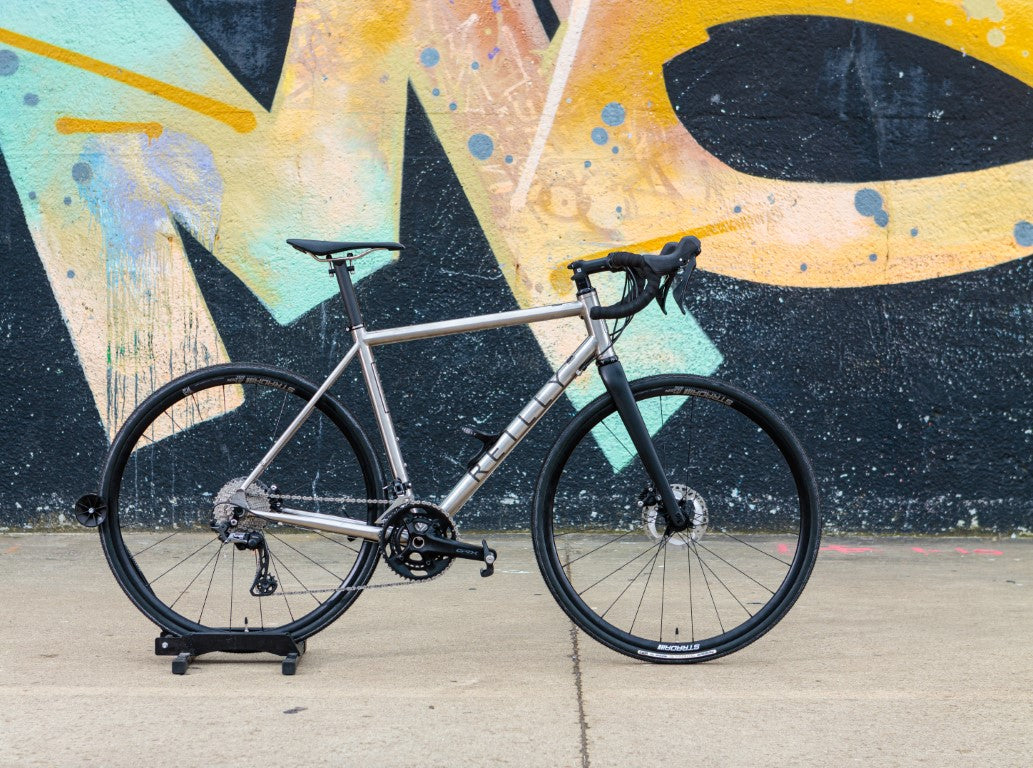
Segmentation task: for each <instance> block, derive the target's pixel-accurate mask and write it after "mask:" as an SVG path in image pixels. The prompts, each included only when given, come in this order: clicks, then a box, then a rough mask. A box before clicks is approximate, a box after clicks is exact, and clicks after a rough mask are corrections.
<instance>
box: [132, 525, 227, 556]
mask: <svg viewBox="0 0 1033 768" xmlns="http://www.w3.org/2000/svg"><path fill="white" fill-rule="evenodd" d="M180 533H182V531H173V532H172V533H170V534H169V535H168V536H165V537H163V538H160V539H158V540H157V541H156V542H154V543H153V544H148V545H147V546H146V547H144V548H143V549H141V550H140V551H139V552H134V553H133V554H132V555H130V557H132V558H133V559H134V560H135V559H136V558H138V557H139V556H140V555H142V554H143V553H144V552H146V551H147V550H148V549H153V548H154V547H156V546H158V545H159V544H161V543H162V542H163V541H168V540H169V539H171V538H172V537H173V536H178V535H179V534H180ZM209 543H211V542H209Z"/></svg>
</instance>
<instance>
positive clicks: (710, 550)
mask: <svg viewBox="0 0 1033 768" xmlns="http://www.w3.org/2000/svg"><path fill="white" fill-rule="evenodd" d="M696 546H697V547H699V548H700V549H702V550H703V551H704V552H709V553H710V554H712V555H713V556H714V557H716V558H717V559H718V560H720V561H721V562H722V563H724V564H725V565H727V566H728V567H729V568H732V569H734V570H736V571H739V573H741V574H742V575H743V576H745V577H746V578H747V579H749V580H750V581H752V582H753V583H754V584H756V585H757V586H758V587H761V588H762V589H765V590H767V591H768V592H770V593H771V594H775V590H773V589H769V588H768V587H767V586H766V585H764V584H761V583H760V582H759V581H757V580H756V579H755V578H753V577H752V576H750V574H748V573H746V571H744V570H742V569H741V568H737V567H736V566H734V565H732V564H731V563H730V562H728V561H727V560H725V559H724V558H723V557H721V555H719V554H717V552H715V551H714V550H712V549H709V548H707V547H704V546H703V545H702V544H700V543H699V542H696Z"/></svg>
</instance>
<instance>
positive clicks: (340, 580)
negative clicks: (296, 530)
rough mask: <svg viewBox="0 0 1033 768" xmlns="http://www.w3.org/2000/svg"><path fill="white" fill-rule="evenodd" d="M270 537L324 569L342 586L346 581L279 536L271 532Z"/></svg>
mask: <svg viewBox="0 0 1033 768" xmlns="http://www.w3.org/2000/svg"><path fill="white" fill-rule="evenodd" d="M269 535H270V536H272V537H273V538H274V539H276V540H277V541H278V542H280V543H281V544H283V546H285V547H287V548H288V549H290V550H293V551H294V552H297V553H298V554H299V555H301V556H302V557H303V558H305V559H306V560H308V561H309V562H310V563H312V564H313V565H316V566H318V567H319V568H322V569H323V570H324V571H326V572H327V573H329V574H330V575H331V576H333V577H334V578H335V579H337V581H338V582H340V583H342V584H343V583H344V579H343V578H342V577H340V576H338V575H337V574H336V573H334V572H333V571H331V570H330V569H329V568H327V567H326V566H325V565H323V564H322V563H318V562H316V561H315V560H313V559H312V558H311V557H309V556H308V555H306V554H305V553H304V552H302V551H301V550H300V549H298V548H297V547H294V546H291V545H290V544H288V543H287V542H286V541H284V540H283V539H282V538H281V537H279V536H277V535H276V534H275V533H273V532H272V531H270V532H269ZM291 575H292V576H293V574H291Z"/></svg>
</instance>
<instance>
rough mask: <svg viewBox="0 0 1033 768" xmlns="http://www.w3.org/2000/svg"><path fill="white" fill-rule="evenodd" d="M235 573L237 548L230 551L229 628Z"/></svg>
mask: <svg viewBox="0 0 1033 768" xmlns="http://www.w3.org/2000/svg"><path fill="white" fill-rule="evenodd" d="M236 573H237V548H236V547H234V548H233V549H231V550H230V626H231V627H232V626H233V578H234V576H236Z"/></svg>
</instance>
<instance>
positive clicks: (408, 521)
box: [380, 502, 498, 580]
mask: <svg viewBox="0 0 1033 768" xmlns="http://www.w3.org/2000/svg"><path fill="white" fill-rule="evenodd" d="M380 541H381V547H382V551H383V554H384V560H385V561H387V564H388V565H389V566H390V567H391V569H392V570H393V571H395V573H397V574H399V575H400V576H404V577H405V578H407V579H412V580H422V579H430V578H433V577H434V576H437V575H438V574H440V573H441V572H443V571H444V570H445V569H446V568H448V566H449V565H451V564H452V560H454V559H455V558H460V559H463V560H479V561H480V562H482V563H484V568H482V569H481V576H491V575H492V574H493V573H494V572H495V558H496V557H497V556H498V553H497V552H495V550H493V549H490V548H489V547H488V542H487V541H481V543H480V545H479V546H478V545H477V544H470V543H468V542H465V541H459V540H457V539H456V529H455V525H453V524H452V521H451V520H450V519H449V517H448V515H446V514H445V513H444V512H443V511H442V510H441V509H439V508H438V507H435V506H434V505H432V504H427V503H425V502H416V503H412V504H404V505H402V506H401V507H399V508H398V509H396V510H395V511H394V512H393V513H392V514H391V516H390V517H389V518H388V519H387V520H386V521H385V522H384V529H383V532H382V533H381V536H380Z"/></svg>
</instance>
